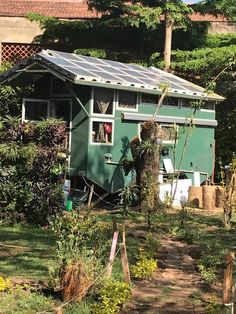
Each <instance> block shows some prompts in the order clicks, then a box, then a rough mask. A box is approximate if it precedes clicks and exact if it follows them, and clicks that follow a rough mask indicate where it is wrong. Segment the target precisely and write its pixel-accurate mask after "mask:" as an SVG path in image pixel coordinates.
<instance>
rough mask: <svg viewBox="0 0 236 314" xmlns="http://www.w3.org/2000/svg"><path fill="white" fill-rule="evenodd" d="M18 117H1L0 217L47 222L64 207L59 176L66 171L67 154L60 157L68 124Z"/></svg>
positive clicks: (37, 222) (35, 222) (31, 221)
mask: <svg viewBox="0 0 236 314" xmlns="http://www.w3.org/2000/svg"><path fill="white" fill-rule="evenodd" d="M18 120H19V119H18V118H15V117H11V116H6V117H5V118H4V119H1V120H0V131H1V132H0V205H1V213H0V217H1V220H3V221H5V222H7V221H9V220H10V221H9V222H10V223H15V222H16V223H17V222H19V221H20V220H21V219H22V218H23V219H26V221H27V222H29V223H33V224H40V225H44V224H47V223H48V218H49V217H50V216H52V215H54V214H55V213H57V212H58V211H61V210H62V204H63V201H64V195H63V191H62V188H63V187H62V183H61V182H60V175H61V174H63V173H65V168H66V158H65V157H66V154H64V156H65V157H64V158H62V157H61V155H60V151H61V147H60V145H61V144H62V142H63V140H64V139H65V137H66V126H65V123H64V122H62V121H60V120H52V119H50V120H44V121H42V122H39V123H38V124H34V123H31V122H27V123H20V122H19V121H18ZM14 211H15V213H14ZM8 213H9V217H8ZM9 218H10V219H9Z"/></svg>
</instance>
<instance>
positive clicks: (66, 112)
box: [50, 99, 70, 123]
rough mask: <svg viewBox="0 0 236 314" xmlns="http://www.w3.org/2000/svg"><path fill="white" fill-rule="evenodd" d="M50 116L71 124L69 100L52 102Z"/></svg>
mask: <svg viewBox="0 0 236 314" xmlns="http://www.w3.org/2000/svg"><path fill="white" fill-rule="evenodd" d="M50 116H51V117H53V118H57V119H63V120H64V121H66V122H67V123H69V122H70V101H69V100H61V99H58V100H52V101H51V104H50Z"/></svg>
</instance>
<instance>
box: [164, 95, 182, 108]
mask: <svg viewBox="0 0 236 314" xmlns="http://www.w3.org/2000/svg"><path fill="white" fill-rule="evenodd" d="M162 105H163V106H170V107H178V106H179V98H176V97H165V98H164V100H163V103H162Z"/></svg>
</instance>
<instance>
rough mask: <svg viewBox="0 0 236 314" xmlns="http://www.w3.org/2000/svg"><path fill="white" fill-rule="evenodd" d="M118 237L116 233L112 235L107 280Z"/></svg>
mask: <svg viewBox="0 0 236 314" xmlns="http://www.w3.org/2000/svg"><path fill="white" fill-rule="evenodd" d="M118 235H119V232H118V231H115V232H114V234H113V240H112V245H111V252H110V257H109V262H110V265H109V266H108V268H107V276H108V278H110V277H111V273H112V266H113V262H114V259H115V254H116V245H117V240H118Z"/></svg>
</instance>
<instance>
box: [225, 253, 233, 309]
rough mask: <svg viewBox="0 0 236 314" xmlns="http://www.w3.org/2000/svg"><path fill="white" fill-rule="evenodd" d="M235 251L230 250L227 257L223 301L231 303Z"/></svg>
mask: <svg viewBox="0 0 236 314" xmlns="http://www.w3.org/2000/svg"><path fill="white" fill-rule="evenodd" d="M234 256H235V253H233V252H229V254H228V255H226V257H225V261H226V269H225V271H224V290H223V303H224V304H227V303H230V302H231V301H232V300H231V299H232V286H233V261H234Z"/></svg>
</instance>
